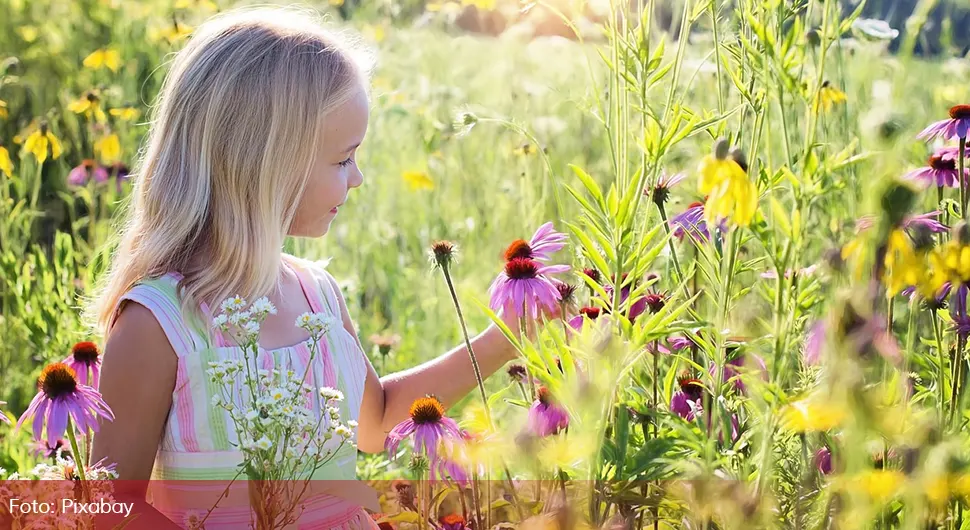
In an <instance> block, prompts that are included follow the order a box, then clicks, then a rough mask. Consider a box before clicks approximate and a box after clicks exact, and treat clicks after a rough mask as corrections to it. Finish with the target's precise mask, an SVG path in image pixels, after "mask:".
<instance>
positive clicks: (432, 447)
mask: <svg viewBox="0 0 970 530" xmlns="http://www.w3.org/2000/svg"><path fill="white" fill-rule="evenodd" d="M408 414H409V415H410V416H411V417H410V418H408V419H406V420H404V421H402V422H401V423H398V424H397V425H396V426H395V427H394V428H393V429H391V432H390V433H388V435H387V440H385V442H384V448H385V449H387V451H388V452H389V453H390V454H391V455H393V454H394V453H396V452H397V447H398V445H400V443H401V441H402V440H404V439H405V438H407V437H408V436H411V435H414V452H415V453H417V454H421V453H424V454H425V455H427V457H428V462H429V463H430V464H431V466H432V467H434V466H437V465H439V462H438V447H439V446H440V445H441V444H442V443H447V444H451V443H455V442H461V440H462V438H461V431H459V430H458V424H457V423H455V420H453V419H451V418H449V417H447V416H445V407H444V405H442V404H441V402H440V401H438V398H436V397H433V396H427V397H423V398H418V399H416V400H414V403H412V404H411V408H410V410H409V411H408Z"/></svg>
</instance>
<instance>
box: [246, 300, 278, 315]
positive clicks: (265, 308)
mask: <svg viewBox="0 0 970 530" xmlns="http://www.w3.org/2000/svg"><path fill="white" fill-rule="evenodd" d="M249 310H250V311H251V312H252V313H253V314H256V315H260V316H262V317H265V316H266V315H275V314H276V306H274V305H273V303H272V302H270V301H269V299H268V298H266V297H265V296H264V297H262V298H260V299H259V300H256V301H255V302H253V305H251V306H250V307H249Z"/></svg>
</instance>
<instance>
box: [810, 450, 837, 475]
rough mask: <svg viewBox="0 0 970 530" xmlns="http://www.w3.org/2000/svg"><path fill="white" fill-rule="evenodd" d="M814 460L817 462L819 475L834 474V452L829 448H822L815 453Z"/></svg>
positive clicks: (816, 466)
mask: <svg viewBox="0 0 970 530" xmlns="http://www.w3.org/2000/svg"><path fill="white" fill-rule="evenodd" d="M812 460H813V461H814V462H815V468H816V469H818V472H819V473H821V474H823V475H828V474H830V473H832V451H831V450H830V449H829V448H828V447H822V448H820V449H819V450H818V451H815V456H814V457H813V458H812Z"/></svg>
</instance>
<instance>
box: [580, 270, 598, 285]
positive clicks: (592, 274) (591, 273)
mask: <svg viewBox="0 0 970 530" xmlns="http://www.w3.org/2000/svg"><path fill="white" fill-rule="evenodd" d="M583 275H584V276H586V277H587V278H589V279H590V280H592V281H593V283H595V284H599V283H600V280H601V279H602V278H601V274H600V271H598V270H596V269H591V268H586V269H583Z"/></svg>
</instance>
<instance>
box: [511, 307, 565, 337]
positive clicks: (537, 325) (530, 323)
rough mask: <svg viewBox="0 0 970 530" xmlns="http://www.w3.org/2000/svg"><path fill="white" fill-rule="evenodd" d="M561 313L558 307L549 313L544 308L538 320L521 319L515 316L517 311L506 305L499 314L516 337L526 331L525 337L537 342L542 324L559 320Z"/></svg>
mask: <svg viewBox="0 0 970 530" xmlns="http://www.w3.org/2000/svg"><path fill="white" fill-rule="evenodd" d="M560 313H561V311H560V309H559V306H558V305H557V306H556V309H555V310H554V311H549V310H548V309H546V308H542V314H540V315H539V318H537V319H533V318H531V317H528V316H526V317H524V318H522V319H520V318H519V317H518V316H517V315H516V314H515V311H514V310H512V307H511V305H506V306H505V307H504V308H503V309H502V311H501V312H500V313H499V317H501V318H502V322H503V323H504V324H505V325H506V326H507V327H508V328H509V329H510V330H512V333H513V334H514V335H516V336H519V337H521V336H522V335H523V331H524V333H525V336H526V337H527V338H528V339H529V340H536V337H537V336H538V335H539V329H541V327H542V324H543V323H544V322H547V321H550V320H558V319H559V315H560ZM523 321H524V322H523ZM523 324H524V328H525V329H524V330H523Z"/></svg>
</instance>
